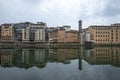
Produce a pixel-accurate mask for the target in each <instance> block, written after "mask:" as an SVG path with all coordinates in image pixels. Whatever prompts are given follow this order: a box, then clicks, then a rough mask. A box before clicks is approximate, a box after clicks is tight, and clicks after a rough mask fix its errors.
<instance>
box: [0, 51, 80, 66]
mask: <svg viewBox="0 0 120 80" xmlns="http://www.w3.org/2000/svg"><path fill="white" fill-rule="evenodd" d="M71 59H78V49H1V52H0V60H1V61H0V62H1V63H0V64H1V66H2V67H12V66H17V67H20V68H30V67H32V66H37V67H39V68H44V67H45V66H46V64H47V63H48V62H60V63H63V64H70V63H71V62H70V60H71Z"/></svg>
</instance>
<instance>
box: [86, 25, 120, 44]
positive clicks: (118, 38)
mask: <svg viewBox="0 0 120 80" xmlns="http://www.w3.org/2000/svg"><path fill="white" fill-rule="evenodd" d="M88 30H89V31H90V33H91V34H92V36H93V39H94V43H95V44H118V43H120V25H116V24H112V25H110V26H90V27H89V28H88Z"/></svg>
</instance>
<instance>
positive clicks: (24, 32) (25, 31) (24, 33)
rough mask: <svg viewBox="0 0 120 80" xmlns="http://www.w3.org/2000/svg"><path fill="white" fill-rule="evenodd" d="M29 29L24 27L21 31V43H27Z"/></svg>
mask: <svg viewBox="0 0 120 80" xmlns="http://www.w3.org/2000/svg"><path fill="white" fill-rule="evenodd" d="M29 33H30V27H26V28H23V29H22V42H29V41H30V37H29V36H30V34H29Z"/></svg>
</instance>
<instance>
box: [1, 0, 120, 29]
mask: <svg viewBox="0 0 120 80" xmlns="http://www.w3.org/2000/svg"><path fill="white" fill-rule="evenodd" d="M119 3H120V1H119V0H116V1H114V0H0V10H1V11H0V24H2V23H5V22H24V21H31V22H37V21H43V22H46V23H47V25H48V26H57V25H58V26H62V25H71V26H72V28H73V29H78V28H77V27H78V23H77V22H78V20H79V19H82V20H83V27H84V28H85V27H88V26H89V25H92V24H111V23H113V22H117V21H120V14H119V13H120V8H119V7H118V6H119Z"/></svg>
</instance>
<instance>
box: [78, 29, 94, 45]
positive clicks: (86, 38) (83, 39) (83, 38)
mask: <svg viewBox="0 0 120 80" xmlns="http://www.w3.org/2000/svg"><path fill="white" fill-rule="evenodd" d="M92 43H94V41H93V36H92V35H91V33H90V31H89V30H88V29H82V31H81V33H80V44H81V45H87V44H88V45H91V44H92Z"/></svg>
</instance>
